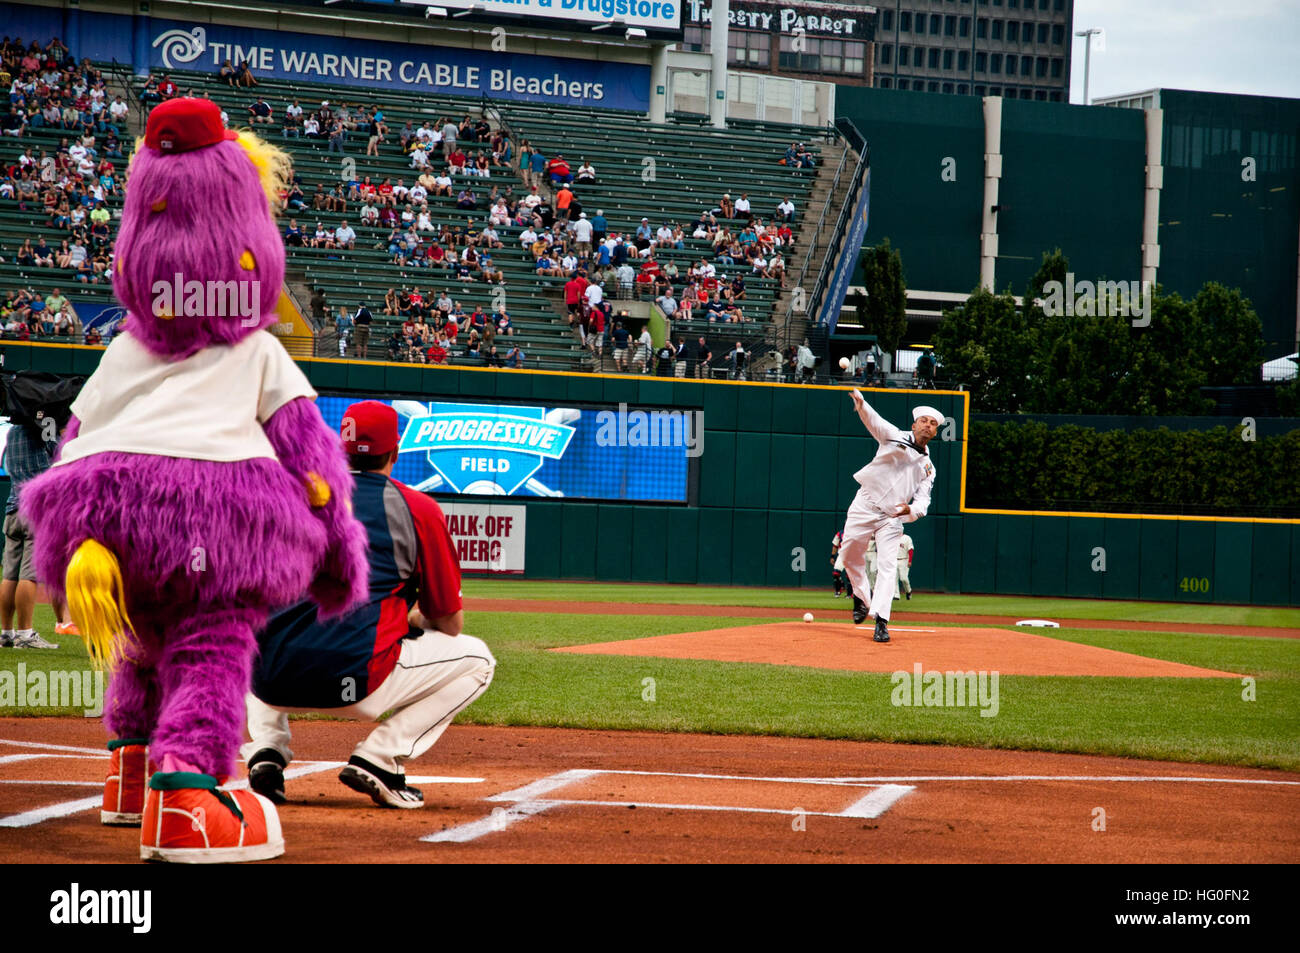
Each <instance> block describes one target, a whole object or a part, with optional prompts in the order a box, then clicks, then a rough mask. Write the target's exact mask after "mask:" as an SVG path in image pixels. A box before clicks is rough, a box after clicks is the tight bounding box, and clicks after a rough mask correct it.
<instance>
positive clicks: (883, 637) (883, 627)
mask: <svg viewBox="0 0 1300 953" xmlns="http://www.w3.org/2000/svg"><path fill="white" fill-rule="evenodd" d="M871 640H872V641H873V642H888V641H889V623H888V622H886V621H885V620H884V619H880V618H877V619H876V634H875V635H873V636H872V637H871Z"/></svg>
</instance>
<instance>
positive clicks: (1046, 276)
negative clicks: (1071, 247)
mask: <svg viewBox="0 0 1300 953" xmlns="http://www.w3.org/2000/svg"><path fill="white" fill-rule="evenodd" d="M1069 270H1070V259H1068V258H1066V257H1065V255H1064V254H1062V252H1061V249H1059V248H1054V249H1052V251H1050V252H1043V262H1042V264H1041V265H1039V266H1038V270H1037V271H1036V272H1034V276H1033V277H1032V278H1030V279H1029V286H1028V287H1027V288H1026V289H1025V307H1026V308H1038V310H1039V311H1040V312H1041V310H1042V309H1041V308H1040V307H1038V306H1037V305H1035V304H1034V300H1035V299H1041V298H1042V297H1043V286H1044V285H1046V284H1047V283H1048V282H1049V281H1059V282H1061V284H1065V273H1066V272H1067V271H1069Z"/></svg>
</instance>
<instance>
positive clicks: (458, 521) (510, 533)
mask: <svg viewBox="0 0 1300 953" xmlns="http://www.w3.org/2000/svg"><path fill="white" fill-rule="evenodd" d="M439 505H440V506H441V507H442V512H443V513H444V514H445V515H446V517H447V529H448V530H449V531H450V532H451V538H452V540H454V541H455V543H456V555H457V557H459V559H460V568H461V571H462V572H491V573H522V572H523V571H524V541H525V524H526V521H527V518H528V507H526V506H503V505H501V504H499V503H462V502H460V501H459V500H443V501H441V502H440V503H439Z"/></svg>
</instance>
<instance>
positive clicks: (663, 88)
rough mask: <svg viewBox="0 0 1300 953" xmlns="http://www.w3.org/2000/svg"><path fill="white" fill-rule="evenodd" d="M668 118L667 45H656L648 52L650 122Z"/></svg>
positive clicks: (662, 120)
mask: <svg viewBox="0 0 1300 953" xmlns="http://www.w3.org/2000/svg"><path fill="white" fill-rule="evenodd" d="M667 118H668V44H666V43H656V44H655V45H654V48H653V49H652V50H651V52H650V121H651V122H665V121H666V120H667Z"/></svg>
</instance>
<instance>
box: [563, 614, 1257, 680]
mask: <svg viewBox="0 0 1300 953" xmlns="http://www.w3.org/2000/svg"><path fill="white" fill-rule="evenodd" d="M873 630H874V624H872V623H870V622H869V623H868V624H867V625H863V626H848V625H843V624H836V623H814V624H808V623H804V622H776V623H771V624H768V625H748V626H740V627H738V628H732V629H709V630H707V631H704V632H678V633H674V634H672V635H655V636H651V637H650V638H645V639H626V640H624V641H622V642H599V643H596V644H594V645H573V646H568V647H566V648H557V649H551V651H552V652H574V653H578V654H583V655H643V656H653V657H655V658H686V659H703V660H710V661H716V662H765V663H767V664H770V665H801V666H805V667H808V668H833V669H841V670H843V671H849V672H895V671H898V670H899V669H910V668H911V667H912V666H913V665H915V664H917V663H920V665H921V666H922V668H925V669H927V670H932V671H933V670H938V671H954V670H960V671H971V670H981V669H982V670H986V671H995V672H999V673H1000V674H1002V675H1118V676H1127V677H1131V678H1240V677H1241V676H1239V675H1235V674H1233V673H1232V672H1217V671H1214V670H1213V669H1208V668H1197V667H1196V666H1194V665H1183V664H1182V663H1180V662H1165V661H1162V660H1160V659H1153V658H1146V657H1145V656H1142V655H1131V654H1130V653H1128V652H1116V651H1114V650H1112V649H1102V648H1097V647H1096V646H1093V645H1080V644H1078V643H1076V642H1067V641H1064V640H1063V639H1054V638H1048V637H1047V636H1042V635H1035V634H1033V633H1031V632H1026V631H1024V630H1019V631H1017V630H1014V629H967V628H957V627H935V628H933V629H931V628H928V627H926V626H925V625H924V624H920V623H914V624H913V625H907V624H905V623H903V622H901V621H900V622H899V624H898V625H897V626H890V634H891V635H892V638H893V641H891V642H889V643H886V644H881V643H876V642H873V641H872V640H871V634H872V632H873Z"/></svg>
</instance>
